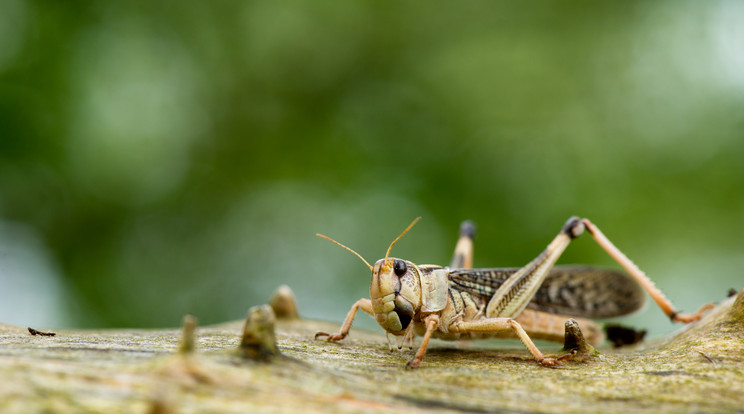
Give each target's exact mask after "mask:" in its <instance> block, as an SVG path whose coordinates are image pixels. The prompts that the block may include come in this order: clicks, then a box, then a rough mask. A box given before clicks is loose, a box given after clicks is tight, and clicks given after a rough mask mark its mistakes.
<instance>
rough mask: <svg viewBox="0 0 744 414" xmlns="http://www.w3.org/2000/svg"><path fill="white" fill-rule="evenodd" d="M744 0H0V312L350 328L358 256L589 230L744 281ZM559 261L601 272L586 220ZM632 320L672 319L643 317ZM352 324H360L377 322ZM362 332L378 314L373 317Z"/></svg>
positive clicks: (507, 260) (686, 286)
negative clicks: (276, 320) (291, 298)
mask: <svg viewBox="0 0 744 414" xmlns="http://www.w3.org/2000/svg"><path fill="white" fill-rule="evenodd" d="M742 21H744V3H742V2H737V1H730V2H718V1H713V2H696V1H687V2H627V1H623V2H602V3H599V4H597V3H595V2H588V3H582V2H578V3H569V4H565V3H562V2H537V3H530V4H529V5H524V4H523V3H521V2H465V3H458V4H457V5H453V4H449V3H445V4H442V3H434V4H432V3H430V2H426V3H424V2H400V3H395V4H391V3H389V2H372V1H361V2H342V1H312V2H305V1H282V2H249V1H210V2H199V1H190V2H161V1H155V2H153V1H127V2H109V1H99V2H75V1H66V2H57V1H14V0H2V1H0V322H3V323H12V324H16V325H21V326H24V325H32V326H38V327H51V328H60V327H161V326H174V325H177V324H179V321H180V318H181V316H182V315H183V314H185V313H193V314H195V315H196V316H197V317H199V318H200V321H201V323H203V324H208V323H216V322H222V321H226V320H232V319H239V318H242V317H243V316H244V315H245V312H246V310H247V309H248V307H250V306H252V305H256V304H260V303H265V302H266V301H267V299H268V298H269V297H270V295H271V294H272V292H273V291H274V290H275V289H276V288H277V287H278V286H279V285H280V284H288V285H290V286H291V287H292V288H293V290H294V292H295V294H296V296H297V300H298V304H299V307H300V312H301V314H302V315H304V316H307V317H314V318H323V319H328V320H334V321H338V322H339V323H340V322H341V321H342V319H343V317H344V316H345V315H346V312H347V310H348V308H349V306H350V305H351V304H352V303H353V302H354V301H355V300H356V299H358V298H359V297H363V296H368V283H369V279H370V276H369V272H368V271H367V269H366V268H365V267H364V266H363V265H362V264H361V262H360V261H359V260H358V259H356V258H355V257H353V256H352V255H351V254H349V253H347V252H345V251H343V250H341V249H339V248H337V247H335V246H333V245H331V244H330V243H328V242H326V241H323V240H320V239H318V238H316V237H315V236H314V233H316V232H321V233H324V234H327V235H329V236H332V237H334V238H336V239H337V240H339V241H341V242H343V243H345V244H347V245H349V246H351V247H353V248H355V249H357V250H358V251H359V252H360V253H361V254H362V255H364V256H365V257H366V258H367V259H368V260H370V261H373V260H376V259H377V258H379V257H380V256H382V255H384V252H385V249H386V248H387V246H388V244H389V242H390V241H391V240H392V239H393V238H394V237H395V236H396V235H397V234H398V233H399V232H400V231H401V230H402V229H403V228H404V227H405V226H406V225H407V224H408V223H409V222H410V221H411V220H412V219H413V218H414V217H416V216H423V220H422V221H421V222H420V223H419V224H418V225H417V226H416V227H415V228H414V230H413V231H412V232H410V233H409V234H408V235H407V236H406V237H405V238H404V239H403V240H402V241H401V242H400V243H399V244H398V245H396V246H395V249H394V250H393V253H394V255H396V256H399V257H405V258H408V259H410V260H413V261H415V262H419V263H438V264H446V263H447V262H448V261H449V259H450V255H451V251H452V248H453V247H454V243H455V240H456V235H457V228H458V225H459V223H460V221H461V220H463V219H471V220H473V221H475V222H476V223H477V224H478V228H479V235H478V238H477V240H476V260H475V262H476V263H475V264H476V266H481V267H486V266H517V265H522V264H525V263H526V262H528V261H529V260H530V259H532V258H533V257H534V256H535V255H537V254H538V253H539V252H540V251H541V250H542V249H543V248H544V247H545V245H546V244H547V243H548V242H549V241H550V239H551V238H552V237H553V236H554V235H555V234H556V233H557V231H558V230H559V229H560V227H561V225H562V224H563V223H564V221H565V220H566V219H567V218H568V217H569V216H571V215H581V216H584V217H588V218H590V219H592V220H593V221H594V222H595V223H597V224H598V225H599V226H600V228H602V229H603V230H604V232H605V233H606V234H607V235H608V236H609V237H610V238H611V239H612V240H613V241H614V242H615V243H616V244H617V245H618V246H619V247H620V248H622V249H623V250H624V251H625V252H626V253H627V254H628V256H630V257H631V258H632V259H633V260H634V261H635V262H636V263H638V264H639V265H640V266H641V268H642V269H644V270H645V271H646V272H647V273H648V274H649V275H650V276H651V277H652V278H653V279H654V280H655V281H656V282H657V285H658V286H659V287H661V288H662V289H663V290H664V291H665V292H666V293H667V295H668V296H669V297H670V298H671V299H672V300H673V301H674V302H675V304H676V305H677V306H678V307H679V308H681V309H683V310H685V311H694V310H696V309H697V308H698V306H700V305H702V304H703V303H706V302H712V301H721V300H723V298H725V296H726V292H727V290H728V289H729V288H741V287H742V280H744V278H742V276H741V269H742V267H744V255H742V231H743V230H744V209H743V207H744V191H743V190H744V25H742V24H741V22H742ZM561 262H563V263H577V262H582V263H592V264H598V265H604V266H610V267H617V265H615V264H614V263H613V262H612V260H611V259H610V258H608V257H607V256H606V254H605V253H604V252H603V251H602V250H601V249H600V248H599V247H597V246H596V245H595V244H594V243H593V242H592V241H591V238H589V237H583V238H580V239H578V240H577V241H576V242H575V244H574V245H572V246H571V247H570V248H569V249H568V250H567V252H566V254H565V256H564V258H562V259H561ZM625 323H628V324H633V325H636V326H638V327H640V328H648V329H650V330H651V334H652V335H659V334H663V333H665V332H668V331H669V330H671V329H674V327H673V326H671V324H670V323H669V322H668V320H667V319H666V318H665V317H664V316H663V315H662V314H661V312H660V311H658V309H656V308H655V307H654V306H647V309H646V312H644V313H642V314H640V315H636V316H634V317H632V318H631V319H629V320H626V321H625ZM357 325H358V326H366V327H375V326H376V325H375V324H374V321H373V320H372V319H371V318H368V317H366V316H361V317H360V318H359V322H358V323H357ZM377 329H379V328H377Z"/></svg>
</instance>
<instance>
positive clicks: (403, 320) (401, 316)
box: [393, 307, 413, 330]
mask: <svg viewBox="0 0 744 414" xmlns="http://www.w3.org/2000/svg"><path fill="white" fill-rule="evenodd" d="M393 312H395V314H396V315H398V320H400V325H401V326H402V328H401V330H405V329H406V328H408V324H410V323H411V320H412V319H413V314H412V313H411V314H409V313H407V312H405V311H404V310H402V309H399V308H397V307H396V308H395V309H394V310H393Z"/></svg>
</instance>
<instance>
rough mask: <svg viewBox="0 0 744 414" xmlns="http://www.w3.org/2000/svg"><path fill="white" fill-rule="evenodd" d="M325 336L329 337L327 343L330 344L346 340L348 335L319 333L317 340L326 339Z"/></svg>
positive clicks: (316, 336) (316, 335)
mask: <svg viewBox="0 0 744 414" xmlns="http://www.w3.org/2000/svg"><path fill="white" fill-rule="evenodd" d="M324 336H325V337H327V338H326V341H329V342H338V341H340V340H342V339H344V338H346V335H344V334H341V333H337V334H333V335H331V334H329V333H328V332H318V333H316V334H315V339H318V338H321V337H324Z"/></svg>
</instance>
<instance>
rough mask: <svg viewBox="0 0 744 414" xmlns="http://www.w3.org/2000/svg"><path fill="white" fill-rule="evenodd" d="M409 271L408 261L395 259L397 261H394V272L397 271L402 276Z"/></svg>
mask: <svg viewBox="0 0 744 414" xmlns="http://www.w3.org/2000/svg"><path fill="white" fill-rule="evenodd" d="M407 271H408V267H407V266H406V262H404V261H402V260H400V259H395V263H393V272H395V274H396V275H397V276H398V277H401V276H403V275H404V274H406V272H407Z"/></svg>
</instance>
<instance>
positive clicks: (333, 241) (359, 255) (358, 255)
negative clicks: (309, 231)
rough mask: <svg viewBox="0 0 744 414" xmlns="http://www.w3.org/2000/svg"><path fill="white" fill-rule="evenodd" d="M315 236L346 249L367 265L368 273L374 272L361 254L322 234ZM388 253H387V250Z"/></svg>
mask: <svg viewBox="0 0 744 414" xmlns="http://www.w3.org/2000/svg"><path fill="white" fill-rule="evenodd" d="M406 231H408V230H406ZM315 235H316V236H318V237H322V238H324V239H326V240H328V241H329V242H332V243H335V244H336V245H338V246H341V247H343V248H344V249H346V250H348V251H350V252H352V253H354V254H355V255H356V257H358V258H360V259H362V261H363V262H364V264H366V265H367V267H369V271H370V272H373V271H374V270H373V269H372V265H370V264H369V263H368V262H367V261H366V260H364V258H363V257H362V255H361V254H359V253H357V252H355V251H354V250H351V249H350V248H348V247H346V246H344V245H343V244H341V243H339V242H337V241H336V240H333V239H332V238H330V237H328V236H324V235H322V234H320V233H315ZM398 238H400V237H398ZM388 251H389V249H388Z"/></svg>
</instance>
